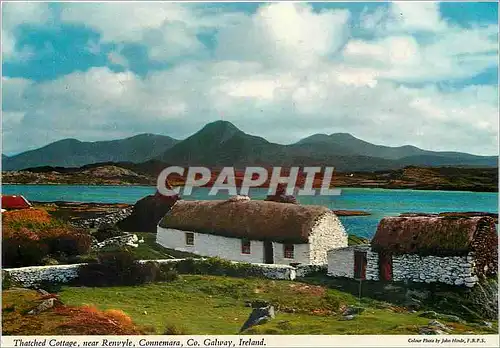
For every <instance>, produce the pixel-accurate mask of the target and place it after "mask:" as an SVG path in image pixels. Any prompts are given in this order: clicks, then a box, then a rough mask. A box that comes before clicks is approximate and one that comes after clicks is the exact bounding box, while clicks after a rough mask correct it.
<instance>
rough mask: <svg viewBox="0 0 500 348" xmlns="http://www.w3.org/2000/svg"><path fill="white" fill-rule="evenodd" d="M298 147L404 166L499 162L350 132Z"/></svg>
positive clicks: (317, 137) (307, 141) (320, 136)
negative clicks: (386, 143) (369, 138)
mask: <svg viewBox="0 0 500 348" xmlns="http://www.w3.org/2000/svg"><path fill="white" fill-rule="evenodd" d="M296 144H312V145H321V146H323V147H326V148H328V149H329V150H330V151H341V152H342V153H345V154H357V155H363V156H368V157H378V158H384V159H389V160H398V162H399V163H400V164H401V165H402V166H407V165H429V166H436V165H473V166H497V163H498V157H496V156H476V155H470V154H467V153H461V152H449V151H448V152H445V151H428V150H422V149H419V148H418V147H415V146H411V145H405V146H397V147H390V146H383V145H375V144H372V143H369V142H366V141H364V140H361V139H358V138H356V137H354V136H352V135H351V134H348V133H334V134H331V135H326V134H315V135H312V136H310V137H307V138H304V139H302V140H300V141H299V142H297V143H296Z"/></svg>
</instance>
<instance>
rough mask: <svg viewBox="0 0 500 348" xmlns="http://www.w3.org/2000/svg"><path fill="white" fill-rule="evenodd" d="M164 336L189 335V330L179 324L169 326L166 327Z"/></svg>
mask: <svg viewBox="0 0 500 348" xmlns="http://www.w3.org/2000/svg"><path fill="white" fill-rule="evenodd" d="M163 334H164V335H189V332H188V330H187V329H186V328H185V327H184V326H182V325H179V324H167V325H166V326H165V331H164V332H163Z"/></svg>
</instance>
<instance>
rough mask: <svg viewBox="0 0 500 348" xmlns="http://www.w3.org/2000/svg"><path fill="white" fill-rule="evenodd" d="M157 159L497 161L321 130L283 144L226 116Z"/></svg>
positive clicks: (355, 164)
mask: <svg viewBox="0 0 500 348" xmlns="http://www.w3.org/2000/svg"><path fill="white" fill-rule="evenodd" d="M156 159H157V160H160V161H163V162H168V163H175V164H176V165H198V166H207V167H222V166H235V167H245V166H256V165H258V166H265V167H268V166H284V167H290V166H334V167H335V168H336V169H337V170H340V171H349V170H350V171H376V170H391V169H398V168H402V167H405V166H408V165H424V166H426V165H429V166H441V165H453V166H486V167H496V166H497V165H498V158H497V157H495V156H475V155H470V154H465V153H455V152H433V151H426V150H422V149H419V148H417V147H414V146H401V147H388V146H381V145H374V144H371V143H368V142H365V141H363V140H360V139H357V138H355V137H354V136H352V135H350V134H346V133H337V134H332V135H326V134H316V135H313V136H311V137H308V138H305V139H302V140H301V141H299V142H297V143H295V144H292V145H281V144H275V143H271V142H269V141H267V140H266V139H264V138H261V137H258V136H254V135H250V134H247V133H244V132H243V131H241V130H239V129H238V128H237V127H236V126H234V125H233V124H232V123H230V122H227V121H216V122H213V123H209V124H207V125H206V126H205V127H203V128H202V129H201V130H200V131H198V132H196V133H195V134H193V135H192V136H190V137H189V138H187V139H185V140H183V141H181V142H179V143H178V144H176V145H174V146H172V147H171V148H169V149H168V150H166V151H165V152H164V153H163V154H162V155H160V156H158V157H157V158H156Z"/></svg>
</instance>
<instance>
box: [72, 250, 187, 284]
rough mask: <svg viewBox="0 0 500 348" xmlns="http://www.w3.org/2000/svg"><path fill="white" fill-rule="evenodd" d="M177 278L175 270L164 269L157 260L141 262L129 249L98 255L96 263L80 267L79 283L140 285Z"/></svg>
mask: <svg viewBox="0 0 500 348" xmlns="http://www.w3.org/2000/svg"><path fill="white" fill-rule="evenodd" d="M174 279H177V274H176V273H174V272H173V270H169V271H168V272H164V271H162V269H161V268H160V266H159V265H158V264H157V263H156V262H146V263H139V262H137V260H136V259H135V257H134V256H133V254H131V253H130V252H127V251H118V252H114V253H105V254H100V255H98V258H97V262H96V263H90V264H87V265H85V266H82V267H80V269H79V271H78V280H77V284H80V285H84V286H115V285H139V284H146V283H151V282H155V281H166V280H174Z"/></svg>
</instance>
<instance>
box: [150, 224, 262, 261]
mask: <svg viewBox="0 0 500 348" xmlns="http://www.w3.org/2000/svg"><path fill="white" fill-rule="evenodd" d="M186 232H190V231H181V230H176V229H172V228H168V229H167V228H163V227H159V226H158V232H157V233H156V242H157V243H158V244H160V245H161V246H164V247H165V248H170V249H175V250H179V251H186V252H190V253H193V254H196V255H200V256H209V257H215V256H218V257H221V258H223V259H227V260H232V261H242V262H249V263H264V245H263V243H262V242H261V241H253V240H252V241H250V254H242V253H241V239H239V238H227V237H222V236H215V235H211V234H204V233H196V232H194V245H186Z"/></svg>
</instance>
